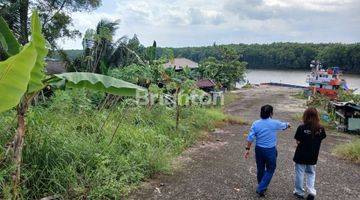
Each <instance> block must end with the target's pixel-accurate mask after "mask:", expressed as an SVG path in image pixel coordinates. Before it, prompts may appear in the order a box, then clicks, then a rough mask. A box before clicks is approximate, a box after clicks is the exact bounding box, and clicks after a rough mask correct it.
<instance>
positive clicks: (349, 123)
mask: <svg viewBox="0 0 360 200" xmlns="http://www.w3.org/2000/svg"><path fill="white" fill-rule="evenodd" d="M329 109H330V112H331V113H333V114H334V115H335V118H336V124H337V127H338V129H340V130H344V131H360V105H358V104H355V103H351V102H331V103H330V105H329Z"/></svg>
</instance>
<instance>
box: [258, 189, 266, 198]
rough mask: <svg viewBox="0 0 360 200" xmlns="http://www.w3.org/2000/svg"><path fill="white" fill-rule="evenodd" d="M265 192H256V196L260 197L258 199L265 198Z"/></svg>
mask: <svg viewBox="0 0 360 200" xmlns="http://www.w3.org/2000/svg"><path fill="white" fill-rule="evenodd" d="M265 191H266V190H264V191H261V192H258V191H256V194H257V195H258V197H265Z"/></svg>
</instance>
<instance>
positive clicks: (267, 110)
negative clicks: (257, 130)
mask: <svg viewBox="0 0 360 200" xmlns="http://www.w3.org/2000/svg"><path fill="white" fill-rule="evenodd" d="M273 110H274V108H273V107H272V106H270V105H265V106H263V107H261V112H260V117H261V119H267V118H269V117H271V115H272V114H273Z"/></svg>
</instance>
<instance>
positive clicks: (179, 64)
mask: <svg viewBox="0 0 360 200" xmlns="http://www.w3.org/2000/svg"><path fill="white" fill-rule="evenodd" d="M164 67H165V68H166V69H167V68H173V69H175V71H182V70H183V69H184V68H185V67H188V68H190V69H196V68H198V67H199V64H198V63H196V62H194V61H192V60H189V59H186V58H175V59H174V60H171V61H169V62H168V63H165V64H164Z"/></svg>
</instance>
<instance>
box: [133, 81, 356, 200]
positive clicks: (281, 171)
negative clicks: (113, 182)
mask: <svg viewBox="0 0 360 200" xmlns="http://www.w3.org/2000/svg"><path fill="white" fill-rule="evenodd" d="M296 92H298V90H297V89H288V88H277V87H267V86H262V87H260V88H254V89H248V90H241V91H238V92H237V94H238V96H239V99H238V100H236V101H235V102H233V103H232V104H231V105H228V106H226V112H228V113H229V114H232V115H237V116H240V117H241V118H242V119H245V120H246V121H247V122H249V124H250V123H251V122H252V121H253V120H255V119H257V118H258V115H259V109H260V107H261V106H262V105H264V104H272V105H273V106H274V108H275V110H274V112H275V116H274V118H277V119H281V120H286V121H290V122H291V123H292V124H293V125H294V127H297V125H298V124H299V123H300V122H299V116H300V115H301V113H302V111H303V110H304V101H303V100H299V99H296V98H294V97H293V96H292V95H294V94H295V93H296ZM249 126H250V125H243V126H239V125H236V126H235V125H233V126H227V127H224V128H223V129H221V130H220V129H219V130H215V131H214V132H212V133H210V135H209V139H208V140H206V141H203V142H199V143H198V144H197V145H195V146H194V147H193V148H191V149H189V150H187V151H186V152H185V153H184V154H183V155H182V156H181V157H180V158H179V159H177V161H176V162H175V163H176V168H175V170H174V172H172V174H168V175H164V174H162V175H157V176H156V177H154V179H152V180H149V181H148V182H146V183H144V185H143V186H141V187H140V188H139V189H138V190H137V191H135V192H134V193H133V194H131V195H130V197H128V198H129V199H169V200H170V199H171V200H173V199H258V198H257V197H256V195H255V189H256V166H255V160H254V154H252V156H251V158H250V159H248V160H244V159H243V153H244V149H245V148H244V147H245V136H244V135H243V134H244V133H246V132H247V131H248V129H249ZM293 136H294V129H292V130H287V131H285V132H282V133H280V134H279V139H278V152H279V155H278V164H277V169H276V172H275V175H274V177H273V179H272V182H271V184H270V187H269V189H268V192H267V196H266V199H294V198H293V196H292V191H293V178H294V170H293V168H294V163H293V161H292V157H293V154H294V151H295V142H294V140H293ZM354 137H355V136H350V135H346V134H339V133H331V131H328V137H327V138H326V139H325V140H324V142H323V144H322V148H321V152H320V156H319V161H318V164H317V179H316V188H317V192H318V196H317V199H326V200H328V199H346V200H352V199H354V200H357V199H360V166H359V165H356V164H352V163H350V162H347V161H344V160H341V159H338V158H336V157H335V156H333V155H332V154H331V151H332V149H333V148H334V146H335V145H336V144H339V143H342V142H346V141H349V140H351V139H353V138H354Z"/></svg>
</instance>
